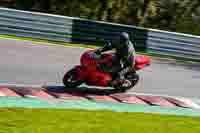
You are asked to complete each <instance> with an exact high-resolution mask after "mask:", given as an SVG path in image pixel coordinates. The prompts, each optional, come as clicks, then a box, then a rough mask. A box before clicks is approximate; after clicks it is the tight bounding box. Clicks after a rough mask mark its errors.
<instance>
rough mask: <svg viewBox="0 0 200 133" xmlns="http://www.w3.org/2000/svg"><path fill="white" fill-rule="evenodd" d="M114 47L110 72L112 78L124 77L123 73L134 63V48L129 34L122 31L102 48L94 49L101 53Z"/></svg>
mask: <svg viewBox="0 0 200 133" xmlns="http://www.w3.org/2000/svg"><path fill="white" fill-rule="evenodd" d="M112 49H115V50H116V52H115V55H114V57H113V61H112V64H113V65H112V70H111V71H112V72H111V73H112V74H113V77H114V79H124V76H125V74H126V73H127V72H128V71H129V70H130V68H133V66H134V63H135V48H134V45H133V44H132V42H131V41H130V38H129V34H128V33H126V32H122V33H120V34H119V36H117V39H115V40H114V42H112V43H111V42H107V44H106V45H105V46H104V47H103V48H99V49H97V50H96V52H95V53H96V54H101V53H102V52H106V51H108V50H112Z"/></svg>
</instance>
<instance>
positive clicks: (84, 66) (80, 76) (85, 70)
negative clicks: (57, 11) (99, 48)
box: [63, 50, 150, 91]
mask: <svg viewBox="0 0 200 133" xmlns="http://www.w3.org/2000/svg"><path fill="white" fill-rule="evenodd" d="M94 51H95V50H88V51H86V52H85V53H83V54H82V56H81V59H80V63H81V64H80V65H77V66H75V67H74V68H72V69H71V70H69V71H68V72H67V73H66V74H65V75H64V77H63V83H64V85H65V86H66V87H69V88H74V87H77V86H79V85H81V84H82V83H85V84H86V85H89V86H101V87H113V88H115V89H120V90H124V91H126V90H128V89H130V88H131V87H133V86H135V85H136V84H137V82H138V80H139V75H138V74H137V73H136V71H138V70H141V69H143V68H144V67H145V66H148V65H150V58H149V57H148V56H144V55H138V56H136V60H135V66H134V71H133V69H131V70H130V71H129V72H128V73H127V74H126V75H125V80H124V82H115V80H113V78H112V74H111V73H109V72H105V71H103V70H102V69H99V67H98V66H101V65H99V64H104V65H107V67H110V68H111V67H112V58H113V55H112V53H104V54H101V55H97V54H95V52H94ZM135 70H136V71H135ZM125 81H129V82H125ZM114 82H115V84H112V83H114Z"/></svg>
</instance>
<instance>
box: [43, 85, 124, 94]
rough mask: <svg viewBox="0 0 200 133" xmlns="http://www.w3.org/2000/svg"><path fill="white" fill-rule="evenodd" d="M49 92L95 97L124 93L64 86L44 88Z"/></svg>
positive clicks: (112, 90) (114, 90)
mask: <svg viewBox="0 0 200 133" xmlns="http://www.w3.org/2000/svg"><path fill="white" fill-rule="evenodd" d="M43 88H45V89H46V90H47V91H49V92H54V93H81V94H93V95H111V94H115V93H122V91H121V90H116V89H99V88H95V87H92V88H91V87H85V86H84V87H77V88H66V87H64V86H43Z"/></svg>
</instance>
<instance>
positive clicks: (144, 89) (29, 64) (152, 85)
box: [0, 38, 200, 98]
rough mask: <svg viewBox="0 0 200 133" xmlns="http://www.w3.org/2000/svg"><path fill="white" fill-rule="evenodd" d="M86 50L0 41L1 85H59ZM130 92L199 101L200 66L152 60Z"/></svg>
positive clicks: (20, 41)
mask: <svg viewBox="0 0 200 133" xmlns="http://www.w3.org/2000/svg"><path fill="white" fill-rule="evenodd" d="M85 50H86V49H84V48H78V47H64V46H62V45H52V44H47V43H36V42H31V41H23V40H15V39H4V38H0V84H26V85H50V86H51V85H62V77H63V75H64V73H65V72H66V71H67V70H69V69H70V68H72V67H73V66H74V65H76V64H79V57H80V55H81V54H82V52H84V51H85ZM139 74H140V77H141V80H140V82H139V83H138V85H137V86H135V87H134V88H133V89H131V90H130V92H137V93H150V94H162V95H171V96H184V97H195V98H199V97H200V63H186V62H185V63H182V62H177V61H174V60H166V59H153V60H152V64H151V66H149V67H147V68H145V69H144V70H142V71H140V72H139Z"/></svg>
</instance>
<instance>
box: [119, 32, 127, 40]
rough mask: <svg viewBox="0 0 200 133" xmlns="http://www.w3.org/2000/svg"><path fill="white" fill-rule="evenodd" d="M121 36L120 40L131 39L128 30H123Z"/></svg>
mask: <svg viewBox="0 0 200 133" xmlns="http://www.w3.org/2000/svg"><path fill="white" fill-rule="evenodd" d="M119 37H120V41H122V42H126V41H129V34H128V33H126V32H121V33H120V35H119Z"/></svg>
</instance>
